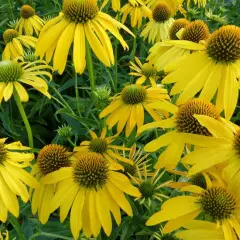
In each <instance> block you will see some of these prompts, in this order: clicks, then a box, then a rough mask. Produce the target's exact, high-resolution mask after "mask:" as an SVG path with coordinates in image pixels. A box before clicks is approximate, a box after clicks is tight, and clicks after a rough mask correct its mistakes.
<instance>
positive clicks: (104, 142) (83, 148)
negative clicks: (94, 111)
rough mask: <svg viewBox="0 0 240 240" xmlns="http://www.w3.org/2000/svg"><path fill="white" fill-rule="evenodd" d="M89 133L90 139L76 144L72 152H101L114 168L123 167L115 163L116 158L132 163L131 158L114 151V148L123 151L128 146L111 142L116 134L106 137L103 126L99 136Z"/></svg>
mask: <svg viewBox="0 0 240 240" xmlns="http://www.w3.org/2000/svg"><path fill="white" fill-rule="evenodd" d="M89 133H90V135H91V138H92V139H91V141H83V142H81V144H80V146H77V147H75V148H74V150H73V151H74V152H80V153H83V152H95V153H99V154H101V155H102V156H103V157H104V158H105V159H107V161H108V162H109V164H110V165H111V167H114V168H115V169H116V170H119V169H123V167H122V166H121V165H120V164H118V163H117V161H116V160H119V161H122V162H125V163H128V164H131V165H132V164H133V162H132V160H130V159H128V158H126V157H122V156H121V155H120V154H119V153H116V150H124V151H129V150H130V149H129V148H126V147H122V146H117V145H113V144H111V143H112V142H113V141H114V140H115V139H116V138H117V135H115V136H111V137H106V134H107V129H106V128H104V129H103V131H102V133H101V135H100V137H98V136H97V135H96V133H94V132H93V131H89Z"/></svg>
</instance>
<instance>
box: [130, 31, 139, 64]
mask: <svg viewBox="0 0 240 240" xmlns="http://www.w3.org/2000/svg"><path fill="white" fill-rule="evenodd" d="M137 30H138V29H137V27H134V28H133V33H134V35H135V38H134V39H133V48H132V53H131V59H132V60H134V57H135V54H136V50H137V33H138V31H137Z"/></svg>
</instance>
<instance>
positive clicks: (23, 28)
mask: <svg viewBox="0 0 240 240" xmlns="http://www.w3.org/2000/svg"><path fill="white" fill-rule="evenodd" d="M20 16H21V18H20V19H19V21H18V22H17V25H16V30H18V31H19V33H20V34H23V33H25V34H26V35H33V33H34V32H35V33H36V35H37V36H38V35H39V32H40V31H41V29H42V27H43V25H44V23H45V22H44V21H43V20H42V19H41V18H40V17H39V16H37V15H36V14H35V10H34V9H33V8H32V7H31V6H29V5H23V6H22V7H21V9H20Z"/></svg>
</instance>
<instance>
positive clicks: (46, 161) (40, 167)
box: [31, 144, 71, 224]
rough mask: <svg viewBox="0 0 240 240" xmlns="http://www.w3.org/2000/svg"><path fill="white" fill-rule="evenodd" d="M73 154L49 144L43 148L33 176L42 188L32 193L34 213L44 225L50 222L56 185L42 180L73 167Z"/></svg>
mask: <svg viewBox="0 0 240 240" xmlns="http://www.w3.org/2000/svg"><path fill="white" fill-rule="evenodd" d="M70 157H71V153H69V152H68V151H67V149H66V148H65V147H63V146H61V145H57V144H49V145H46V146H45V147H43V148H42V149H41V150H40V152H39V154H38V157H37V163H36V165H35V166H34V168H33V172H32V174H33V175H34V176H35V177H36V178H37V179H38V180H39V182H40V187H39V188H37V189H35V190H33V193H32V204H31V207H32V213H33V214H36V213H37V212H38V219H39V220H40V222H41V223H42V224H45V223H46V222H47V221H48V218H49V216H50V214H51V204H50V201H51V200H52V198H53V196H54V193H55V190H56V187H57V185H56V184H44V183H42V180H41V179H42V178H43V177H44V176H47V175H48V174H50V173H51V172H54V171H56V170H59V169H61V168H62V167H69V166H71V159H70Z"/></svg>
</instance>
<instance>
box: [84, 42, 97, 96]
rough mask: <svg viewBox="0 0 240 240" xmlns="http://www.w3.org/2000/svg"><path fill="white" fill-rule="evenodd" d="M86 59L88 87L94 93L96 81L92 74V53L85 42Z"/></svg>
mask: <svg viewBox="0 0 240 240" xmlns="http://www.w3.org/2000/svg"><path fill="white" fill-rule="evenodd" d="M86 59H87V68H88V76H89V80H90V86H91V90H92V91H94V90H95V89H96V80H95V77H94V72H93V61H92V52H91V48H90V46H89V43H88V42H86Z"/></svg>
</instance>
